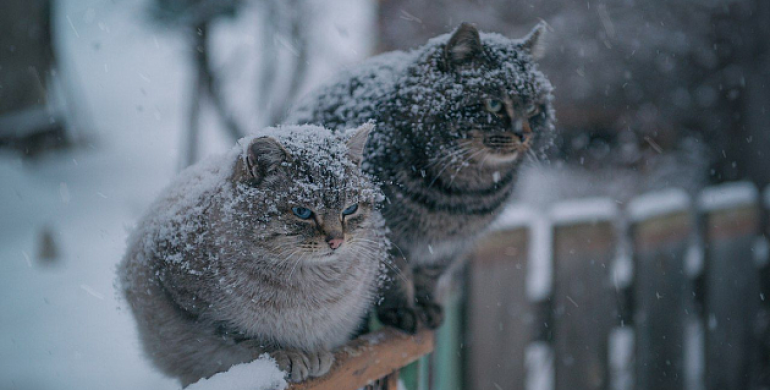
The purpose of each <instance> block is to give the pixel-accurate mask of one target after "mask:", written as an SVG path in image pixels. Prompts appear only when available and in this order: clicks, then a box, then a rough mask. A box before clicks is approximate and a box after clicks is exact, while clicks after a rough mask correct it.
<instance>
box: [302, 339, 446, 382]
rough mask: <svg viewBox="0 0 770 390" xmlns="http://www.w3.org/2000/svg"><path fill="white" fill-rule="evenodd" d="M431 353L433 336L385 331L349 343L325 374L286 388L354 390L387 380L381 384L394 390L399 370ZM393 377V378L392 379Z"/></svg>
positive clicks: (338, 352) (341, 349) (337, 355)
mask: <svg viewBox="0 0 770 390" xmlns="http://www.w3.org/2000/svg"><path fill="white" fill-rule="evenodd" d="M431 351H433V333H432V332H430V331H427V330H422V331H420V332H418V333H417V334H416V335H414V336H410V335H407V334H404V333H403V332H399V331H397V330H395V329H392V328H384V329H381V330H379V331H376V332H373V333H369V334H366V335H363V336H361V337H359V338H358V339H356V340H353V341H351V342H350V343H348V344H347V345H345V346H344V347H342V348H340V350H339V351H337V353H335V362H334V366H333V367H332V369H331V371H329V373H328V374H326V375H324V376H322V377H320V378H316V379H313V380H310V381H307V382H303V383H298V384H294V385H291V386H289V389H290V390H355V389H359V388H361V387H364V386H366V385H367V384H370V383H372V382H374V381H377V380H380V379H382V378H385V377H386V376H389V377H388V378H386V379H385V380H384V381H383V384H384V386H386V388H387V389H395V388H396V387H387V386H393V383H394V382H397V380H398V378H397V375H398V374H397V373H398V371H397V370H399V369H400V368H401V367H404V366H406V365H408V364H409V363H411V362H413V361H415V360H417V359H419V358H420V357H422V356H424V355H427V354H429V353H430V352H431ZM394 375H396V377H395V379H394Z"/></svg>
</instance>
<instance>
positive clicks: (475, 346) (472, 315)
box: [466, 226, 534, 390]
mask: <svg viewBox="0 0 770 390" xmlns="http://www.w3.org/2000/svg"><path fill="white" fill-rule="evenodd" d="M529 242H530V230H529V228H528V227H527V226H505V227H500V228H498V230H497V231H496V232H494V233H492V234H490V235H489V236H487V237H486V238H485V239H484V240H483V241H482V242H480V243H479V245H478V250H477V251H476V253H475V255H474V257H473V259H472V262H471V266H470V275H469V281H468V301H467V302H468V308H469V309H470V312H469V314H468V318H467V323H468V325H467V328H466V329H467V332H468V334H467V336H466V340H467V341H468V345H467V351H468V352H467V353H468V358H467V364H468V371H467V378H468V383H470V384H473V388H474V389H479V390H499V389H501V388H502V389H506V390H507V389H512V390H524V378H525V376H526V372H525V367H524V361H525V359H524V358H525V356H524V352H525V349H526V347H527V344H528V343H529V341H530V340H531V339H532V338H533V337H534V335H533V332H532V330H533V329H534V326H533V325H534V324H533V319H534V313H533V311H532V310H533V309H532V306H531V305H530V303H529V301H528V300H527V294H526V282H527V260H528V255H529V251H530V249H529Z"/></svg>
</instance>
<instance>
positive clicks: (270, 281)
mask: <svg viewBox="0 0 770 390" xmlns="http://www.w3.org/2000/svg"><path fill="white" fill-rule="evenodd" d="M371 127H372V126H371V125H370V124H367V125H365V126H363V127H362V128H361V129H360V130H358V131H357V132H353V135H352V136H351V135H350V134H344V133H343V134H336V135H332V134H331V132H329V131H328V130H325V129H322V128H319V127H316V126H306V127H293V128H287V127H284V128H279V129H272V130H265V131H262V132H260V134H259V136H256V137H254V136H252V137H251V138H252V139H251V140H250V141H249V140H243V141H244V146H243V147H241V146H238V147H236V148H235V149H233V151H231V152H230V153H229V154H227V155H225V156H223V157H220V158H218V159H212V160H209V161H207V162H203V163H200V164H197V165H195V166H193V167H191V168H188V169H187V170H186V171H185V172H183V173H182V174H181V175H180V177H179V178H178V179H177V180H176V181H174V182H173V183H172V184H171V186H170V187H169V188H168V189H167V191H166V192H165V193H164V195H163V196H162V197H161V198H160V199H159V200H158V201H157V202H156V203H155V205H154V206H153V207H152V208H151V209H150V212H149V213H148V214H147V216H146V217H145V218H144V219H143V221H142V222H141V223H140V225H139V227H138V229H137V230H136V231H135V232H134V233H133V235H132V236H131V238H130V240H129V247H128V252H127V253H126V257H125V258H124V259H123V262H122V263H121V266H120V282H121V287H122V290H123V292H124V294H125V296H126V299H127V300H128V302H129V303H130V305H131V309H132V311H133V313H134V316H135V317H136V320H137V324H138V327H139V335H140V336H141V340H142V343H143V346H144V349H145V351H146V352H147V355H148V356H149V357H150V358H151V359H152V360H153V362H154V363H155V364H156V365H157V366H158V367H159V368H160V369H161V370H162V371H164V372H165V373H167V374H169V375H171V376H174V377H177V378H179V379H180V380H181V381H182V383H183V385H185V386H186V385H188V384H190V383H193V382H195V381H197V380H198V379H201V378H206V377H209V376H211V375H213V374H215V373H217V372H220V371H225V370H227V369H228V368H230V367H231V366H232V365H234V364H237V363H243V362H248V361H251V360H254V359H256V358H257V357H258V356H260V355H261V354H263V353H270V355H271V356H272V357H274V358H275V359H276V361H277V363H278V365H279V367H280V368H281V369H283V370H285V371H288V372H289V379H290V380H292V381H301V380H304V379H305V378H307V377H315V376H320V375H323V374H325V373H326V372H327V371H328V370H329V367H330V366H331V364H332V362H333V360H334V358H333V355H332V354H331V352H330V351H331V350H332V349H333V348H335V347H337V346H339V345H341V344H343V343H345V342H346V341H347V340H348V339H349V338H350V337H351V335H352V334H353V333H354V332H355V331H356V328H357V326H358V325H359V323H360V321H361V319H362V317H364V316H365V314H366V312H367V310H368V309H369V308H370V306H371V302H372V299H373V297H374V295H375V293H376V286H377V283H376V282H377V280H378V275H379V267H380V266H381V264H382V261H383V260H384V259H386V258H387V253H388V245H387V239H386V238H385V237H384V234H383V233H382V232H383V231H384V226H383V224H384V222H383V221H382V217H381V216H380V214H379V212H378V211H377V210H376V209H375V205H376V204H377V203H378V202H380V201H381V200H382V199H381V197H382V195H381V193H380V192H379V191H378V190H377V187H376V186H375V185H373V184H372V182H371V181H370V180H369V178H368V176H367V175H365V174H362V173H361V172H360V169H359V165H358V162H360V160H361V153H362V152H363V147H364V144H365V142H366V138H367V136H368V133H369V131H370V129H371ZM268 136H269V137H268Z"/></svg>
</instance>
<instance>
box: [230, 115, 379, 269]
mask: <svg viewBox="0 0 770 390" xmlns="http://www.w3.org/2000/svg"><path fill="white" fill-rule="evenodd" d="M373 127H374V126H373V125H372V124H369V123H367V124H365V125H363V126H361V127H359V128H357V129H351V130H348V131H338V132H332V131H330V130H328V129H325V128H322V127H318V126H310V125H304V126H284V127H278V128H267V129H263V130H261V131H259V132H257V133H255V134H252V135H251V136H249V137H246V138H244V139H242V140H241V141H240V143H241V145H242V147H243V150H242V153H241V155H240V156H239V159H238V161H237V162H236V164H235V167H234V172H233V176H232V180H233V183H234V186H233V191H234V195H235V196H233V198H232V199H233V208H234V209H237V210H238V214H239V216H240V217H239V218H237V219H241V220H243V219H244V218H245V219H246V220H247V221H249V224H250V225H251V228H250V229H251V231H253V232H254V234H255V237H259V238H260V239H261V240H260V241H261V242H262V245H266V246H268V247H273V249H275V250H278V251H280V252H281V255H282V256H279V257H284V256H286V257H288V256H290V255H294V256H296V257H298V258H299V257H302V256H303V255H306V256H305V257H306V259H308V260H313V261H319V260H320V261H326V260H333V258H334V257H335V254H339V253H342V252H346V251H348V250H354V249H356V247H357V246H364V245H365V243H364V241H362V240H367V239H368V238H367V237H369V236H370V235H371V231H370V230H371V229H375V228H379V226H375V225H376V224H377V223H379V219H378V218H372V214H373V213H376V206H377V203H378V202H379V201H380V197H381V195H380V192H379V189H378V188H377V186H376V185H375V184H374V183H373V182H372V181H371V179H370V177H369V176H368V175H366V174H365V173H363V172H362V171H361V169H360V163H361V159H362V153H363V148H364V145H365V144H366V140H367V139H368V136H369V133H370V131H371V130H372V128H373ZM372 220H376V221H372ZM375 222H376V223H375Z"/></svg>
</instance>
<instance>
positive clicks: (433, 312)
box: [416, 302, 444, 330]
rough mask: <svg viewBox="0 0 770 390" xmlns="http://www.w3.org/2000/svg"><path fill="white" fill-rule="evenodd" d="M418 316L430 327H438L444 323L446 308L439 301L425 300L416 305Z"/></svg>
mask: <svg viewBox="0 0 770 390" xmlns="http://www.w3.org/2000/svg"><path fill="white" fill-rule="evenodd" d="M416 312H417V318H419V319H420V322H421V323H423V324H425V326H426V327H427V328H428V329H431V330H433V329H436V328H438V327H439V326H441V324H443V323H444V308H443V307H441V305H439V304H438V303H434V302H425V303H418V304H417V306H416Z"/></svg>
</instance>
